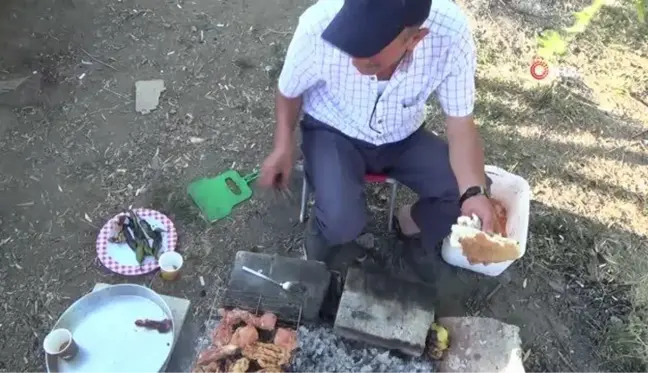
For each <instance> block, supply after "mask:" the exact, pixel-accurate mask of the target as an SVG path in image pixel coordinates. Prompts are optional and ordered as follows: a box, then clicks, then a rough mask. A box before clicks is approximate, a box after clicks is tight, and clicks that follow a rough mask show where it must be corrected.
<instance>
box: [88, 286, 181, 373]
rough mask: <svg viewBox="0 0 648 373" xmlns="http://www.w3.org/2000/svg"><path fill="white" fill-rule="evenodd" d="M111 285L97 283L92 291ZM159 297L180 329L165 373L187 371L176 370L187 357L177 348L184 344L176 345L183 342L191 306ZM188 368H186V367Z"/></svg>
mask: <svg viewBox="0 0 648 373" xmlns="http://www.w3.org/2000/svg"><path fill="white" fill-rule="evenodd" d="M110 285H111V284H105V283H97V284H95V286H94V288H93V289H92V291H96V290H101V289H103V288H105V287H108V286H110ZM158 295H160V297H161V298H162V299H163V300H164V301H165V302H166V304H168V305H169V308H170V309H171V313H172V314H173V322H174V323H175V324H176V325H178V327H179V329H180V333H178V334H176V335H175V336H174V337H175V340H174V341H173V343H174V346H173V351H172V352H171V359H170V360H169V363H168V364H167V368H168V369H165V371H167V370H168V371H171V372H185V371H187V370H183V369H185V367H182V368H183V369H178V368H179V367H178V365H185V364H177V362H178V361H184V360H186V359H187V356H185V355H186V353H185V351H183V349H181V348H178V346H179V345H184V343H178V341H179V340H180V341H184V340H185V339H184V338H181V337H180V336H181V335H182V334H183V333H182V332H183V326H184V323H185V320H186V319H187V315H188V313H189V306H190V305H191V302H190V301H189V300H188V299H182V298H176V297H171V296H168V295H164V294H159V293H158ZM189 353H190V354H192V353H193V350H192V351H191V352H189ZM191 359H193V356H191V357H189V360H191ZM187 368H188V367H187Z"/></svg>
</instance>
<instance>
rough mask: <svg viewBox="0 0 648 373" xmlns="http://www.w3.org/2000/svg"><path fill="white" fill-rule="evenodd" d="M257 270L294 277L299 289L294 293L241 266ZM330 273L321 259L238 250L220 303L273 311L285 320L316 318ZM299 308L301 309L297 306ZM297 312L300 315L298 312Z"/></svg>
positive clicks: (283, 278) (277, 277) (278, 276)
mask: <svg viewBox="0 0 648 373" xmlns="http://www.w3.org/2000/svg"><path fill="white" fill-rule="evenodd" d="M243 266H246V267H249V268H251V269H253V270H256V271H258V270H260V271H261V272H262V273H263V274H265V275H267V276H269V277H270V278H272V279H274V280H276V281H279V282H284V281H297V282H298V283H299V284H300V287H302V288H303V292H300V293H298V294H294V293H291V292H287V291H285V290H283V289H282V288H280V287H279V286H277V285H275V284H272V283H270V282H268V281H265V280H263V279H260V278H258V277H256V276H254V275H252V274H249V273H247V272H244V271H243V270H242V269H241V267H243ZM330 276H331V274H330V273H329V271H328V270H327V268H326V265H325V264H324V263H322V262H316V261H312V260H309V261H307V260H302V259H297V258H288V257H283V256H279V255H268V254H262V253H253V252H248V251H239V252H238V253H236V259H235V260H234V268H232V272H231V274H230V278H229V284H228V288H227V290H226V292H225V295H224V297H223V301H222V305H223V306H226V307H240V308H245V309H253V310H254V309H256V308H257V307H259V308H260V309H261V310H264V311H270V312H274V313H276V314H277V315H278V316H279V318H280V319H283V320H284V321H286V322H290V321H296V320H297V319H298V318H301V319H303V320H316V319H317V318H318V317H319V311H320V308H321V306H322V302H323V301H324V297H325V295H326V292H327V291H328V287H329V283H330ZM299 308H301V311H300V310H299ZM300 312H301V315H300Z"/></svg>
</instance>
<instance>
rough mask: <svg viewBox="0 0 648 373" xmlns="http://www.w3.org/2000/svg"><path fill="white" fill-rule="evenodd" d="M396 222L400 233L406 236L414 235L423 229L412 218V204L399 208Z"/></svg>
mask: <svg viewBox="0 0 648 373" xmlns="http://www.w3.org/2000/svg"><path fill="white" fill-rule="evenodd" d="M396 222H397V224H396V226H397V229H398V231H399V233H400V234H402V235H403V236H405V237H414V236H416V235H418V234H420V233H421V230H420V229H419V227H418V225H416V222H414V219H413V218H412V205H404V206H401V208H399V209H398V212H397V213H396Z"/></svg>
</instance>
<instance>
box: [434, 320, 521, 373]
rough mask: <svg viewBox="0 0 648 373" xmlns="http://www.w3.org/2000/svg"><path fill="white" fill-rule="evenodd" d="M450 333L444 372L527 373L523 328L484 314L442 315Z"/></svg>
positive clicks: (441, 366)
mask: <svg viewBox="0 0 648 373" xmlns="http://www.w3.org/2000/svg"><path fill="white" fill-rule="evenodd" d="M438 323H439V324H440V325H442V326H444V327H445V328H446V329H447V330H448V333H449V335H450V348H449V349H448V351H447V352H446V356H445V357H444V358H443V360H442V361H441V362H440V363H439V370H440V371H441V372H484V373H485V372H496V373H504V372H506V373H524V366H523V364H522V347H521V346H522V341H521V339H520V328H519V327H517V326H515V325H510V324H505V323H503V322H501V321H499V320H495V319H490V318H485V317H443V318H440V319H439V320H438Z"/></svg>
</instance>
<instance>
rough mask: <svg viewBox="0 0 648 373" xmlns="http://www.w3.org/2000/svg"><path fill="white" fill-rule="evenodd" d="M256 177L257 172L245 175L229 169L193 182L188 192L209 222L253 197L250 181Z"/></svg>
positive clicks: (223, 216) (220, 217) (224, 215)
mask: <svg viewBox="0 0 648 373" xmlns="http://www.w3.org/2000/svg"><path fill="white" fill-rule="evenodd" d="M254 178H256V174H251V175H247V176H245V177H243V176H241V175H240V174H239V173H238V172H236V171H234V170H229V171H225V172H223V173H222V174H220V175H218V176H216V177H212V178H204V179H199V180H196V181H193V182H191V184H189V186H188V187H187V192H188V194H189V196H190V197H191V199H193V201H194V203H196V205H197V206H198V208H199V209H200V211H201V213H202V215H203V217H204V218H205V219H206V220H207V221H209V222H215V221H217V220H220V219H222V218H225V217H227V216H228V215H229V214H230V213H231V212H232V209H233V208H234V206H236V205H238V204H239V203H241V202H243V201H245V200H247V199H249V198H250V197H252V189H250V186H249V185H248V183H250V182H252V180H254ZM228 182H229V184H230V185H232V187H230V185H228ZM237 188H238V190H237ZM233 189H234V190H233Z"/></svg>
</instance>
